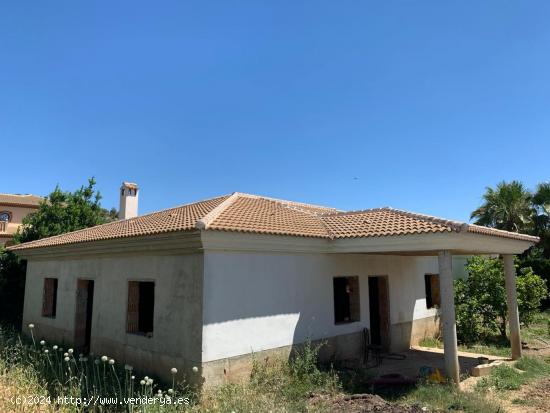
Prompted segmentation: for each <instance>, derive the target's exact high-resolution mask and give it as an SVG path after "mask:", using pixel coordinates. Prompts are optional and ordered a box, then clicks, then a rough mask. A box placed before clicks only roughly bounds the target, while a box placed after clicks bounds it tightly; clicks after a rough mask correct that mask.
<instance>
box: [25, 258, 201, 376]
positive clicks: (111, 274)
mask: <svg viewBox="0 0 550 413" xmlns="http://www.w3.org/2000/svg"><path fill="white" fill-rule="evenodd" d="M202 267H203V258H202V254H190V255H164V256H163V255H139V256H137V255H127V256H118V257H93V258H85V259H84V258H83V259H58V260H51V261H42V260H30V261H29V262H28V268H27V280H26V287H25V303H24V314H23V329H24V331H26V332H27V333H28V332H29V330H28V327H27V326H28V324H29V323H33V324H35V330H34V334H35V337H36V338H37V339H41V338H45V339H46V340H47V341H48V343H50V344H54V343H56V344H59V345H64V346H65V348H67V346H69V345H71V344H72V343H73V339H74V331H75V328H74V325H75V310H76V286H77V279H78V278H82V279H91V280H94V284H95V285H94V304H93V319H92V339H91V349H90V350H91V352H92V353H94V354H97V355H104V354H105V355H107V356H109V357H113V358H115V360H120V361H124V362H127V363H129V364H132V365H133V366H134V367H136V368H138V369H142V370H143V371H146V372H147V373H152V374H157V375H160V376H165V377H167V376H169V371H170V368H171V367H177V368H178V370H179V371H180V372H181V373H182V374H185V372H186V371H188V370H189V369H191V368H192V367H193V366H198V365H200V361H201V353H200V352H201V331H202V327H201V320H202ZM46 277H54V278H58V292H57V311H56V313H57V314H56V317H55V318H48V317H42V315H41V312H42V295H43V285H44V278H46ZM130 280H137V281H154V282H155V307H154V333H153V337H150V338H148V337H145V336H143V335H137V334H130V333H127V332H126V317H127V298H128V281H130Z"/></svg>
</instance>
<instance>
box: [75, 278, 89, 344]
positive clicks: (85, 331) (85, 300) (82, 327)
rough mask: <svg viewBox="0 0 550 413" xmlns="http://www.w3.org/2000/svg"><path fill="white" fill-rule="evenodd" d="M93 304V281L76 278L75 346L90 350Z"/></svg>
mask: <svg viewBox="0 0 550 413" xmlns="http://www.w3.org/2000/svg"><path fill="white" fill-rule="evenodd" d="M93 305H94V281H93V280H80V279H79V280H78V281H77V287H76V317H75V329H74V330H75V338H74V341H75V347H77V348H79V349H81V351H82V352H85V353H87V352H89V351H90V342H91V338H92V314H93Z"/></svg>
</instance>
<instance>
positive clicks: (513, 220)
mask: <svg viewBox="0 0 550 413" xmlns="http://www.w3.org/2000/svg"><path fill="white" fill-rule="evenodd" d="M471 218H472V219H474V220H475V223H476V224H479V225H485V226H488V227H492V228H497V229H502V230H506V231H513V232H523V233H526V234H532V235H537V236H539V237H540V243H539V244H538V245H537V246H536V247H533V248H530V249H529V250H528V251H526V252H525V253H524V254H522V255H521V256H520V257H519V260H518V264H519V268H528V267H531V268H532V269H533V271H534V272H535V274H538V275H540V276H541V277H542V278H543V279H544V280H545V282H546V286H547V287H549V288H550V182H543V183H540V184H539V185H537V187H536V188H535V190H534V191H529V190H528V189H527V188H526V187H525V186H523V184H522V183H521V182H518V181H512V182H504V181H503V182H500V183H499V184H498V185H497V186H496V188H486V191H485V194H484V195H483V204H482V205H481V206H480V207H479V208H477V209H476V210H475V211H473V212H472V214H471ZM543 305H544V306H545V308H548V307H549V306H550V299H547V300H545V301H544V302H543Z"/></svg>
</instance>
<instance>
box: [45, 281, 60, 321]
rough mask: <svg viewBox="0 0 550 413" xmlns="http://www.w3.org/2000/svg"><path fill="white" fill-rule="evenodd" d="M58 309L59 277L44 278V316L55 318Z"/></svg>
mask: <svg viewBox="0 0 550 413" xmlns="http://www.w3.org/2000/svg"><path fill="white" fill-rule="evenodd" d="M56 309H57V278H44V294H43V296H42V316H43V317H50V318H55V312H56Z"/></svg>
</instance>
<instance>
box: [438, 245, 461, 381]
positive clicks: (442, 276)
mask: <svg viewBox="0 0 550 413" xmlns="http://www.w3.org/2000/svg"><path fill="white" fill-rule="evenodd" d="M438 264H439V288H440V293H441V321H442V328H443V352H444V355H445V372H446V374H447V377H448V378H449V379H451V380H453V381H454V382H455V383H457V384H458V383H459V382H460V367H459V364H458V345H457V342H456V318H455V296H454V287H453V273H452V255H451V253H450V251H439V253H438Z"/></svg>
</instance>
